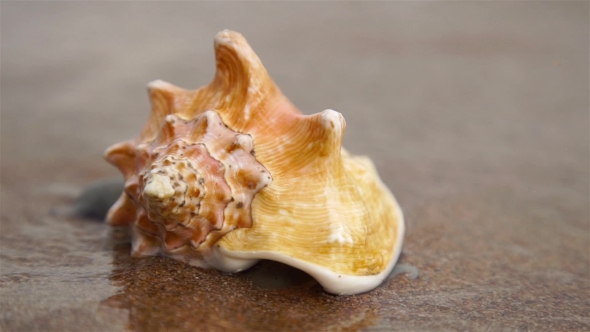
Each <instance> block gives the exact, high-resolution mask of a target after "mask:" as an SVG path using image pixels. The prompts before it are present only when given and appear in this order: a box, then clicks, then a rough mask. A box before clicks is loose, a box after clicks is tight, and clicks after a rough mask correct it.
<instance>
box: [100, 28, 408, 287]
mask: <svg viewBox="0 0 590 332" xmlns="http://www.w3.org/2000/svg"><path fill="white" fill-rule="evenodd" d="M214 46H215V60H216V64H217V70H216V73H215V76H214V78H213V80H212V81H211V83H210V84H208V85H205V86H203V87H201V88H199V89H197V90H186V89H183V88H180V87H177V86H175V85H172V84H170V83H166V82H163V81H159V80H158V81H154V82H152V83H150V84H149V85H148V92H149V97H150V101H151V105H152V111H151V114H150V117H149V119H148V121H147V123H146V125H145V126H144V128H143V130H142V131H141V133H140V134H139V135H138V136H137V137H136V138H134V139H131V140H129V141H126V142H123V143H119V144H116V145H114V146H113V147H111V148H109V149H108V150H107V151H106V153H105V158H106V159H107V161H109V162H110V163H111V164H113V165H114V166H116V167H117V168H118V169H119V170H120V171H121V173H122V174H123V177H124V178H125V180H126V184H125V190H124V192H123V193H122V194H121V197H120V198H119V200H118V201H117V202H116V203H115V204H114V205H113V207H112V208H111V210H110V211H109V213H108V216H107V221H108V222H109V223H110V224H111V225H114V226H129V227H131V228H132V230H133V239H132V241H133V246H132V252H133V254H134V255H136V256H142V255H155V254H163V255H166V256H170V257H173V258H175V259H179V260H183V261H186V262H188V263H190V264H193V265H198V266H202V267H214V268H218V269H221V270H224V271H241V270H243V269H246V268H248V267H250V266H252V265H253V264H255V263H256V261H257V260H259V259H272V260H276V261H280V262H283V263H286V264H289V265H292V266H294V267H297V268H299V269H301V270H303V271H305V272H307V273H309V274H310V275H312V276H314V277H315V278H316V279H317V280H318V281H319V282H320V283H321V284H322V285H323V286H324V288H325V289H326V290H327V291H329V292H332V293H337V294H354V293H359V292H363V291H367V290H370V289H372V288H374V287H376V286H377V285H379V284H380V283H381V282H382V281H383V280H384V279H385V277H386V276H387V274H388V273H389V272H390V271H391V269H392V268H393V265H394V264H395V262H396V261H397V258H398V257H399V254H400V253H401V247H402V243H403V234H404V222H403V215H402V213H401V210H400V209H399V206H398V204H397V202H396V201H395V198H393V196H392V195H391V193H390V192H389V190H388V189H387V188H386V187H385V186H384V185H383V184H382V183H381V181H380V180H379V176H378V175H377V173H376V171H375V168H374V166H373V165H372V163H371V161H370V160H369V159H368V158H365V157H354V156H351V155H349V154H348V153H347V152H346V151H345V150H344V149H343V148H342V138H343V135H344V132H345V129H346V122H345V120H344V117H343V116H342V114H340V113H338V112H336V111H333V110H325V111H323V112H320V113H317V114H313V115H303V114H302V113H301V112H300V111H299V110H297V108H296V107H295V106H293V104H291V103H290V102H289V100H288V99H287V98H286V97H285V96H284V95H283V94H282V93H281V91H280V89H279V88H278V87H277V86H276V84H275V83H274V82H273V81H272V79H271V78H270V76H269V75H268V73H267V71H266V69H265V68H264V66H263V65H262V63H261V61H260V59H259V58H258V56H257V55H256V54H255V53H254V51H253V50H252V49H251V47H250V45H249V44H248V43H247V42H246V40H245V39H244V37H243V36H242V35H241V34H239V33H237V32H233V31H229V30H224V31H222V32H220V33H218V34H217V36H216V37H215V43H214Z"/></svg>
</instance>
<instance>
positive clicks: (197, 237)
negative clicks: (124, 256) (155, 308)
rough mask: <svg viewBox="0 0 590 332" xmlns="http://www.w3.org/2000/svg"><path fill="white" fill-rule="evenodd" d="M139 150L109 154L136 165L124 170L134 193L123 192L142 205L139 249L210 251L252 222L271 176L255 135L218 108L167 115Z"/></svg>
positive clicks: (140, 251) (139, 251)
mask: <svg viewBox="0 0 590 332" xmlns="http://www.w3.org/2000/svg"><path fill="white" fill-rule="evenodd" d="M126 146H129V145H126ZM133 149H134V151H132V152H130V151H124V153H118V155H117V158H109V157H110V155H109V151H107V160H109V161H112V160H115V161H116V162H114V163H115V165H116V166H117V167H119V168H120V169H122V170H128V169H130V167H129V164H130V163H133V164H135V168H136V169H137V172H136V174H128V171H127V173H125V174H126V177H127V179H126V191H125V192H126V195H127V196H128V197H125V194H124V195H123V196H122V197H124V199H126V200H131V201H132V202H133V203H134V204H135V205H136V206H135V221H133V224H132V227H133V228H134V233H135V238H134V241H135V242H138V243H141V244H142V245H134V254H135V255H144V254H149V255H152V254H154V252H162V253H164V254H173V253H174V252H175V251H178V250H184V251H186V250H187V248H190V249H192V250H193V251H194V253H193V254H192V255H188V256H199V255H203V254H205V253H206V252H207V251H208V250H209V248H210V247H211V246H212V245H213V244H214V243H215V242H216V241H217V240H218V239H219V238H220V237H222V236H223V235H224V234H226V233H227V232H229V231H231V230H233V229H235V228H245V227H250V226H251V225H252V217H251V209H250V203H251V202H252V200H253V198H254V195H256V193H257V192H258V191H260V190H261V189H262V188H264V187H266V186H267V185H268V184H270V183H271V181H272V177H271V175H270V173H269V172H268V170H266V168H264V166H263V165H261V164H260V163H259V162H258V161H257V160H256V157H255V152H254V145H253V141H252V138H251V137H250V136H249V135H245V134H241V133H238V132H235V131H233V130H232V129H230V128H229V127H228V126H227V125H225V124H224V123H223V121H222V120H221V118H220V117H219V115H218V114H217V112H215V111H207V112H204V113H202V114H201V115H199V116H197V117H196V118H195V119H192V120H184V119H182V118H180V117H178V116H177V115H174V114H170V115H167V116H166V117H165V119H164V121H163V123H162V125H161V130H160V132H159V134H158V135H157V136H156V137H155V139H153V140H152V141H148V142H141V143H139V144H136V145H135V146H134V147H133ZM119 150H120V149H119ZM119 150H117V149H115V151H119ZM121 156H126V158H122V157H121ZM122 205H123V206H124V205H126V204H115V206H113V209H122V208H121V206H122ZM127 205H128V204H127ZM127 208H128V206H127ZM115 212H116V211H115ZM109 215H110V216H112V215H116V213H114V212H113V213H110V214H109ZM110 219H112V218H110ZM114 224H116V222H115V223H114ZM155 247H157V248H155ZM183 247H186V248H183Z"/></svg>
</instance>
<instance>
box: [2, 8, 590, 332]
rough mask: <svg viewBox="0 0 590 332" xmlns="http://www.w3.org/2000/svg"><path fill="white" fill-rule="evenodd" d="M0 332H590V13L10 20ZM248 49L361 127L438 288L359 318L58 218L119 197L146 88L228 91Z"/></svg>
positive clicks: (373, 299)
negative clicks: (232, 44)
mask: <svg viewBox="0 0 590 332" xmlns="http://www.w3.org/2000/svg"><path fill="white" fill-rule="evenodd" d="M0 15H1V23H0V24H1V30H2V45H1V71H2V75H1V82H0V83H1V85H0V86H1V98H0V101H1V112H2V115H1V140H0V143H1V170H0V181H1V188H0V189H1V192H0V193H1V196H0V204H1V223H0V330H2V331H82V330H84V331H121V330H133V331H199V330H202V331H234V330H235V331H323V330H337V331H357V330H363V331H391V330H403V331H408V330H416V331H424V330H469V331H499V330H508V331H526V330H534V331H576V330H589V329H590V318H589V315H590V314H589V312H590V303H589V301H588V299H589V298H590V282H589V279H590V265H589V264H590V252H589V250H590V249H589V248H590V239H589V238H590V235H589V229H590V224H589V222H590V221H589V210H590V206H589V205H590V203H589V202H590V195H589V187H588V184H589V181H590V175H589V169H590V166H589V160H590V157H589V151H590V147H589V90H590V87H589V80H588V77H589V64H588V58H589V44H588V43H589V32H588V31H589V29H588V27H589V5H588V3H587V2H561V3H559V2H543V3H533V2H514V3H508V2H498V3H475V2H450V3H433V2H419V3H409V2H395V3H385V2H379V3H362V4H361V3H286V4H285V3H282V4H272V3H234V2H229V3H221V4H220V3H187V2H176V3H163V2H161V3H140V2H126V3H115V2H109V3H97V2H92V3H90V2H84V3H74V2H53V3H42V2H28V3H16V2H3V3H2V11H1V14H0ZM224 28H229V29H233V30H237V31H240V32H242V33H243V34H244V35H245V36H246V38H247V39H248V41H249V42H250V44H251V45H252V47H253V48H254V50H255V51H256V52H257V53H258V55H259V56H260V58H261V59H262V61H263V63H264V64H265V65H266V67H267V69H268V71H269V73H270V74H271V76H272V77H273V78H274V79H275V81H276V82H277V84H278V85H279V86H280V87H281V89H282V90H283V92H284V93H285V95H287V96H288V97H289V98H290V99H291V100H292V101H293V102H294V104H295V105H297V106H298V107H299V108H300V109H301V110H302V111H303V112H304V113H306V114H312V113H317V112H320V111H322V110H324V109H326V108H332V109H335V110H336V111H339V112H341V113H342V114H343V115H344V117H345V118H346V122H347V132H346V135H345V146H346V147H347V149H349V150H350V151H351V152H353V153H356V154H365V155H368V156H369V157H371V158H372V159H373V160H374V162H375V164H376V166H377V168H378V170H379V172H380V174H381V176H382V179H383V181H384V182H385V183H386V184H387V185H388V186H389V187H390V188H391V189H392V191H393V193H394V194H395V195H396V197H397V199H398V200H399V202H400V204H401V206H402V208H403V209H404V213H405V215H406V219H407V224H408V229H407V236H406V240H405V247H404V253H403V256H402V258H401V262H402V263H404V264H410V265H413V266H415V267H417V268H418V269H419V270H420V277H419V278H417V279H414V280H410V279H409V278H408V276H407V275H399V276H396V277H394V278H392V279H391V280H389V281H388V282H386V283H385V284H383V285H382V286H381V287H379V288H377V289H376V290H374V291H372V292H369V293H366V294H361V295H357V296H349V297H337V296H332V295H330V294H327V293H325V292H323V291H322V289H321V287H320V286H319V285H318V284H317V283H316V282H315V281H313V279H311V278H309V277H308V276H306V275H305V274H302V273H300V272H298V271H296V270H293V269H290V268H289V267H286V266H284V265H281V264H277V263H273V262H263V263H262V264H260V265H259V266H256V267H254V268H253V269H252V270H251V271H248V272H245V273H242V274H235V275H232V274H224V273H220V272H217V271H208V270H202V269H199V268H195V267H190V266H186V265H184V264H182V263H179V262H176V261H173V260H171V259H165V258H158V257H153V258H143V259H133V258H130V257H129V243H128V239H127V238H126V236H125V234H124V233H121V232H117V231H112V230H109V228H108V227H107V226H106V225H104V224H103V223H101V222H97V221H92V220H86V219H82V218H71V217H68V218H66V217H63V216H62V215H60V214H57V215H56V214H55V213H52V212H54V211H56V208H60V207H67V206H71V204H72V203H73V201H74V197H75V196H76V195H77V193H79V192H80V191H81V190H82V189H83V188H85V187H86V186H87V185H89V184H90V183H92V182H94V181H96V180H99V179H104V178H111V177H113V176H117V175H118V173H117V171H116V170H115V169H114V168H112V167H111V166H109V165H108V164H107V163H106V162H104V161H103V160H102V153H103V151H104V149H105V148H106V147H108V146H109V145H111V144H113V143H116V142H119V141H122V140H125V139H128V138H130V137H132V136H134V135H136V134H137V133H138V132H139V129H140V128H141V126H142V125H143V123H144V121H145V120H146V118H147V115H148V111H149V105H148V100H147V96H146V93H145V85H146V84H147V83H148V82H149V81H152V80H154V79H163V80H166V81H169V82H172V83H174V84H176V85H179V86H183V87H186V88H196V87H198V86H200V85H203V84H206V83H208V82H209V80H210V79H211V78H212V77H213V72H214V67H215V66H214V62H213V46H212V44H213V36H214V35H215V33H216V32H217V31H219V30H222V29H224Z"/></svg>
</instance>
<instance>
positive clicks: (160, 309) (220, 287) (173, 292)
mask: <svg viewBox="0 0 590 332" xmlns="http://www.w3.org/2000/svg"><path fill="white" fill-rule="evenodd" d="M129 252H130V245H129V243H127V242H126V241H123V240H121V241H119V242H118V243H115V244H114V245H113V265H114V268H113V272H112V274H111V275H110V280H111V281H112V282H113V283H114V284H115V285H117V286H121V287H122V288H123V289H122V292H121V293H120V294H117V295H114V296H111V297H110V298H108V299H106V300H105V301H103V304H104V305H107V306H111V307H116V308H122V309H128V310H129V328H130V329H131V330H134V331H157V330H165V331H184V330H186V331H189V330H190V331H195V330H202V331H217V330H227V331H261V330H262V331H279V330H280V331H285V330H301V331H320V330H337V331H358V330H360V329H363V328H365V327H369V326H371V325H374V324H376V323H377V318H378V315H377V308H376V305H375V304H374V302H373V301H371V295H370V293H369V294H363V295H358V296H349V297H338V296H333V295H330V294H327V293H325V292H323V290H322V289H321V287H320V285H319V284H318V283H317V282H315V280H313V279H312V278H311V277H310V276H308V275H307V274H305V273H303V272H301V271H298V270H296V269H293V268H291V267H289V266H286V265H283V264H280V263H276V262H270V261H263V262H261V263H259V264H258V265H257V266H255V267H253V268H252V269H251V270H250V271H246V272H244V273H240V274H227V273H223V272H219V271H215V270H204V269H201V268H196V267H192V266H189V265H187V264H184V263H181V262H177V261H175V260H173V259H169V258H162V257H146V258H131V257H130V255H129Z"/></svg>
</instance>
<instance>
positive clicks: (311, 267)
mask: <svg viewBox="0 0 590 332" xmlns="http://www.w3.org/2000/svg"><path fill="white" fill-rule="evenodd" d="M377 181H379V184H380V185H381V186H382V187H383V189H384V190H385V191H386V193H387V194H388V195H389V196H390V198H391V199H392V200H393V202H394V203H395V212H396V214H397V216H398V221H399V232H398V237H397V241H396V244H395V248H394V249H393V255H392V258H391V261H390V262H389V264H388V265H387V268H386V269H385V270H383V272H381V273H379V274H376V275H370V276H353V275H346V274H338V273H335V272H333V271H330V270H329V269H327V268H325V267H322V266H320V265H316V264H313V263H310V262H306V261H303V260H299V259H296V258H293V257H289V256H285V255H283V254H280V253H275V252H268V251H258V252H235V251H231V250H227V249H225V248H222V247H220V246H217V245H215V246H214V248H213V253H212V256H210V257H208V258H209V259H207V260H208V262H209V263H210V264H211V265H213V266H215V267H216V268H218V269H220V270H223V271H227V272H240V271H243V270H245V269H248V268H250V267H252V266H253V265H254V264H256V263H257V262H258V260H260V259H268V260H273V261H277V262H280V263H283V264H287V265H289V266H292V267H294V268H297V269H299V270H301V271H303V272H306V273H307V274H309V275H310V276H312V277H313V278H314V279H315V280H317V281H318V282H319V283H320V285H322V287H323V288H324V290H325V291H326V292H328V293H332V294H338V295H354V294H360V293H364V292H367V291H370V290H372V289H373V288H376V287H377V286H379V285H380V284H381V283H382V282H383V281H384V280H385V279H386V278H387V277H388V276H389V274H390V273H391V271H392V270H393V267H394V266H395V264H396V263H397V260H398V259H399V256H400V254H401V252H402V247H403V240H404V234H405V231H406V228H405V222H404V215H403V212H402V210H401V208H400V206H399V204H398V202H397V200H396V199H395V197H394V196H393V194H392V193H391V191H390V190H389V189H388V188H387V187H386V186H385V185H384V184H383V182H381V180H380V179H377Z"/></svg>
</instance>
